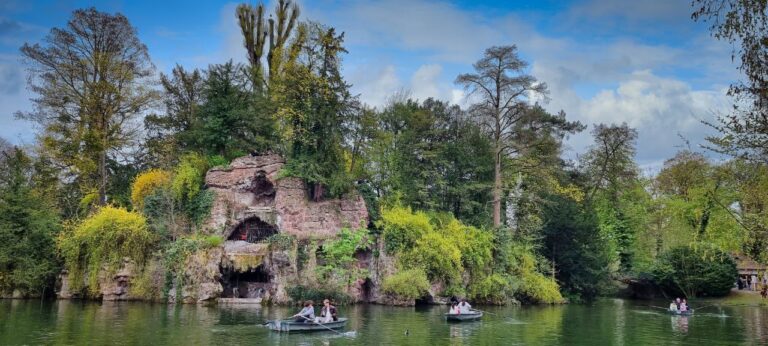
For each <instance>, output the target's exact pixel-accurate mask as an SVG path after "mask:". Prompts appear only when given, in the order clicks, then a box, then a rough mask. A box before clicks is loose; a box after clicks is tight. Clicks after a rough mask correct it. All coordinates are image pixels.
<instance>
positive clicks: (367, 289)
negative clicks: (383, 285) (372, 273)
mask: <svg viewBox="0 0 768 346" xmlns="http://www.w3.org/2000/svg"><path fill="white" fill-rule="evenodd" d="M372 290H373V281H371V278H365V282H363V297H362V298H363V301H364V302H366V303H368V302H370V301H371V291H372Z"/></svg>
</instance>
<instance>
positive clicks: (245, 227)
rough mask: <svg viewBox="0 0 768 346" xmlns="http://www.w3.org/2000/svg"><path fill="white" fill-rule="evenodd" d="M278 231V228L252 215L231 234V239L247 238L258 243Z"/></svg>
mask: <svg viewBox="0 0 768 346" xmlns="http://www.w3.org/2000/svg"><path fill="white" fill-rule="evenodd" d="M276 233H277V228H276V227H275V226H273V225H270V224H268V223H266V222H264V221H262V220H261V219H259V218H258V217H252V218H249V219H246V220H245V221H243V222H241V223H240V224H239V225H238V226H237V228H235V230H234V231H233V232H232V235H230V236H229V240H245V241H247V242H249V243H258V242H260V241H264V240H265V239H267V238H269V237H270V236H271V235H273V234H276Z"/></svg>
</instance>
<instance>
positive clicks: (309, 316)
mask: <svg viewBox="0 0 768 346" xmlns="http://www.w3.org/2000/svg"><path fill="white" fill-rule="evenodd" d="M313 304H314V302H313V301H311V300H307V301H305V302H304V308H303V309H301V311H299V313H298V314H295V315H293V316H291V317H295V318H296V322H307V321H309V322H312V321H314V320H315V307H314V306H313Z"/></svg>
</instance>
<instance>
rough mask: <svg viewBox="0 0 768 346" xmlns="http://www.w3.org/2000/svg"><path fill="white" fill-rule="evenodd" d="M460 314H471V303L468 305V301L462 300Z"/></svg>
mask: <svg viewBox="0 0 768 346" xmlns="http://www.w3.org/2000/svg"><path fill="white" fill-rule="evenodd" d="M459 313H461V314H471V313H472V305H469V303H467V300H466V299H462V300H461V303H459Z"/></svg>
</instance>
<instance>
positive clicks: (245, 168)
mask: <svg viewBox="0 0 768 346" xmlns="http://www.w3.org/2000/svg"><path fill="white" fill-rule="evenodd" d="M284 164H285V162H284V160H283V159H282V157H280V156H279V155H265V156H256V157H254V156H246V157H241V158H238V159H235V160H234V161H232V163H231V164H230V165H229V167H226V168H214V169H211V170H210V171H209V172H208V174H207V175H206V178H205V183H206V185H207V186H208V189H210V190H211V191H213V192H214V193H215V196H216V197H215V201H214V205H213V208H212V210H211V217H210V219H209V220H208V222H207V223H206V228H207V229H208V230H209V232H211V233H215V234H220V235H222V236H224V237H225V238H228V237H229V236H230V235H231V234H232V232H233V231H234V229H235V228H236V227H237V226H238V225H239V224H241V223H242V222H243V221H245V220H247V219H249V218H254V217H256V218H259V219H260V220H262V221H264V222H267V223H270V224H273V225H275V226H276V228H277V229H278V230H279V232H280V233H284V234H290V235H294V236H296V237H297V238H298V239H306V238H310V237H312V238H328V237H333V236H334V235H336V233H337V232H338V231H339V230H340V229H341V228H343V227H350V228H356V227H360V226H361V225H362V226H366V225H367V222H368V221H367V220H368V211H367V209H366V208H365V202H364V201H363V198H362V197H361V196H360V195H358V194H356V193H352V194H349V195H347V196H344V197H342V198H338V199H329V200H323V201H319V202H314V201H310V200H309V197H308V192H307V188H306V186H305V184H304V182H303V181H301V179H298V178H279V173H280V169H281V168H282V167H283V165H284Z"/></svg>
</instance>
